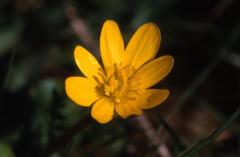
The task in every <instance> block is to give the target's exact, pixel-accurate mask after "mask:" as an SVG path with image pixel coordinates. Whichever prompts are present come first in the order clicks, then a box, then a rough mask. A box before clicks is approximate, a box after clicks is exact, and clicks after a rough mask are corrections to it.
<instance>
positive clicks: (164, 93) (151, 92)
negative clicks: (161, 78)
mask: <svg viewBox="0 0 240 157" xmlns="http://www.w3.org/2000/svg"><path fill="white" fill-rule="evenodd" d="M168 95H169V90H167V89H147V90H145V91H144V92H143V93H142V94H141V96H139V100H138V101H139V102H142V103H139V104H141V108H142V109H150V108H153V107H156V106H158V105H160V104H161V103H163V102H164V101H165V100H166V99H167V97H168Z"/></svg>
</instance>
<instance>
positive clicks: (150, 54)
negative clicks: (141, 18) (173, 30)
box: [123, 23, 161, 69]
mask: <svg viewBox="0 0 240 157" xmlns="http://www.w3.org/2000/svg"><path fill="white" fill-rule="evenodd" d="M160 41H161V35H160V30H159V28H158V26H156V25H155V24H153V23H147V24H144V25H142V26H141V27H140V28H139V29H138V30H137V31H136V32H135V34H134V35H133V37H132V38H131V40H130V42H129V44H128V45H127V48H126V52H125V54H124V60H123V62H124V64H125V65H131V66H133V67H134V68H135V69H138V68H139V67H140V66H142V65H143V64H144V63H146V62H147V61H149V60H150V59H153V58H154V57H155V56H156V54H157V51H158V49H159V46H160Z"/></svg>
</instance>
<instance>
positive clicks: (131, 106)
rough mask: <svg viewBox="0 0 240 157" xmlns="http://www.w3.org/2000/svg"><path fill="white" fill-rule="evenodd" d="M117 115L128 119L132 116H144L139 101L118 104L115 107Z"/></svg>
mask: <svg viewBox="0 0 240 157" xmlns="http://www.w3.org/2000/svg"><path fill="white" fill-rule="evenodd" d="M115 108H116V111H117V113H118V114H119V115H120V116H121V117H122V118H127V117H129V116H131V115H140V114H142V110H141V108H139V105H138V103H137V101H126V102H122V103H119V104H116V106H115Z"/></svg>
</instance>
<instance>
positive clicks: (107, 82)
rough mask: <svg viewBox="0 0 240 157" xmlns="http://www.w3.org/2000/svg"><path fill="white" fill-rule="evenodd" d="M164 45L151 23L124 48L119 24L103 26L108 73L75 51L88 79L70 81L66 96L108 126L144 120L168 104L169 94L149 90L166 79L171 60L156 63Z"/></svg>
mask: <svg viewBox="0 0 240 157" xmlns="http://www.w3.org/2000/svg"><path fill="white" fill-rule="evenodd" d="M160 41H161V35H160V30H159V28H158V26H156V25H155V24H153V23H146V24H144V25H142V26H141V27H140V28H139V29H138V30H137V31H136V32H135V34H134V35H133V37H132V38H131V40H130V41H129V43H128V45H127V47H126V48H125V47H124V42H123V39H122V35H121V32H120V30H119V27H118V25H117V23H116V22H115V21H112V20H107V21H106V22H105V23H104V24H103V28H102V32H101V36H100V51H101V58H102V62H103V66H104V68H102V67H101V65H100V64H99V62H98V61H97V60H96V59H95V57H94V56H93V55H92V54H91V53H90V52H89V51H87V50H86V49H85V48H83V47H81V46H77V47H76V48H75V50H74V57H75V61H76V64H77V66H78V67H79V69H80V70H81V71H82V73H83V74H84V75H85V76H86V77H78V76H73V77H68V78H67V79H66V81H65V88H66V93H67V95H68V96H69V97H70V98H71V99H72V100H73V101H74V102H76V103H77V104H78V105H80V106H84V107H90V106H91V105H93V107H92V110H91V115H92V117H93V118H94V119H95V120H97V121H98V122H99V123H102V124H103V123H107V122H109V121H111V120H112V118H113V117H114V115H116V114H118V115H120V116H121V117H122V118H127V117H128V116H130V115H140V114H142V110H143V109H150V108H153V107H155V106H157V105H159V104H161V103H162V102H163V101H165V100H166V98H167V97H168V95H169V91H168V90H167V89H148V88H150V87H152V86H153V85H155V84H156V83H158V82H159V81H161V80H162V79H163V78H164V77H166V76H167V75H168V73H169V72H170V71H171V69H172V67H173V62H174V60H173V58H172V57H171V56H169V55H165V56H162V57H159V58H156V59H154V58H155V56H156V54H157V51H158V49H159V45H160Z"/></svg>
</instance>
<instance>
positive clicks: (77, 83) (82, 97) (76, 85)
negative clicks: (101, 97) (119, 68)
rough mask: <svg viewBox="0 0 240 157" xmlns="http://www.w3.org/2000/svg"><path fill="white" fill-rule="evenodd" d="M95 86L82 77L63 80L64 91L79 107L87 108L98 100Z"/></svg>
mask: <svg viewBox="0 0 240 157" xmlns="http://www.w3.org/2000/svg"><path fill="white" fill-rule="evenodd" d="M95 87H96V85H95V84H94V83H93V82H92V81H90V80H89V79H87V78H84V77H68V78H67V79H66V80H65V90H66V93H67V95H68V97H69V98H71V99H72V100H73V101H74V102H76V103H77V104H78V105H80V106H84V107H89V106H90V105H91V104H92V103H93V102H94V101H96V100H97V99H98V95H97V93H96V91H95Z"/></svg>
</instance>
